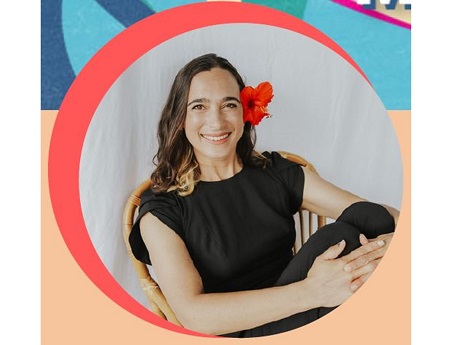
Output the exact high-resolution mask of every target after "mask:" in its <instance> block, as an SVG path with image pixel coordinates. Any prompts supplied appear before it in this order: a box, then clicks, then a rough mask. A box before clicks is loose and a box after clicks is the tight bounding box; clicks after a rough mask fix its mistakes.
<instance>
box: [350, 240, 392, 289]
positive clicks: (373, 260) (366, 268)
mask: <svg viewBox="0 0 460 345" xmlns="http://www.w3.org/2000/svg"><path fill="white" fill-rule="evenodd" d="M392 238H393V233H390V234H383V235H380V236H378V237H376V238H373V239H367V238H366V237H365V236H364V235H363V234H361V235H360V237H359V240H360V242H361V244H362V245H363V246H366V245H367V244H368V243H372V242H374V243H376V242H379V241H383V242H384V244H383V245H382V246H381V247H378V248H377V249H376V250H374V251H371V252H368V253H366V254H360V251H359V249H360V248H358V249H356V250H355V251H353V252H351V253H350V254H349V255H352V254H353V256H355V258H354V259H352V260H351V261H349V262H348V263H347V264H346V265H345V267H344V269H345V270H346V271H347V272H352V271H354V272H356V273H357V277H356V278H355V279H354V280H353V281H352V283H351V285H350V289H351V290H352V291H356V290H358V289H359V288H360V287H361V286H362V285H363V284H364V283H365V282H366V281H367V279H368V278H369V277H370V275H371V274H372V273H373V272H374V271H375V269H376V268H377V266H378V265H379V263H380V260H381V259H382V257H383V255H384V254H385V253H386V251H387V249H388V246H389V245H390V242H391V240H392ZM357 254H358V256H356V255H357Z"/></svg>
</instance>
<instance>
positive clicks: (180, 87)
mask: <svg viewBox="0 0 460 345" xmlns="http://www.w3.org/2000/svg"><path fill="white" fill-rule="evenodd" d="M212 68H222V69H224V70H227V71H228V72H230V73H231V74H232V75H233V76H234V77H235V79H236V81H237V83H238V86H239V88H240V91H241V90H242V89H243V88H244V86H245V85H244V81H243V79H242V78H241V76H240V74H239V73H238V71H237V70H236V68H235V67H234V66H233V65H232V64H230V62H229V61H228V60H226V59H224V58H222V57H219V56H217V55H216V54H213V53H211V54H205V55H202V56H199V57H197V58H195V59H193V60H191V61H190V62H189V63H187V64H186V65H185V66H184V67H183V68H182V69H181V70H180V71H179V72H178V74H177V75H176V77H175V78H174V82H173V84H172V86H171V90H170V92H169V96H168V98H167V100H166V104H165V106H164V108H163V110H162V112H161V118H160V121H159V124H158V130H157V139H158V151H157V153H156V154H155V156H154V157H153V163H154V164H155V165H156V169H155V170H154V171H153V173H152V175H151V180H152V188H153V190H154V191H155V192H157V193H164V192H168V191H172V190H177V192H178V193H179V195H182V196H185V195H189V194H191V193H192V192H193V190H194V188H195V184H196V183H197V182H198V181H199V180H200V175H201V172H200V167H199V165H198V162H197V160H196V157H195V154H194V151H193V146H192V145H191V144H190V143H189V141H188V139H187V138H186V136H185V131H184V130H183V128H184V123H185V117H186V114H187V99H188V94H189V90H190V84H191V82H192V79H193V77H194V76H195V75H197V74H198V73H200V72H204V71H210V70H211V69H212ZM255 142H256V133H255V129H254V127H253V126H252V125H251V123H249V122H246V123H245V124H244V131H243V135H242V137H241V138H240V140H239V141H238V143H237V147H236V153H237V155H238V157H239V159H240V160H241V162H242V163H243V165H245V164H246V165H251V166H262V167H265V165H266V164H267V160H266V159H265V157H264V156H263V155H261V154H260V153H258V152H256V151H255V150H254V146H255Z"/></svg>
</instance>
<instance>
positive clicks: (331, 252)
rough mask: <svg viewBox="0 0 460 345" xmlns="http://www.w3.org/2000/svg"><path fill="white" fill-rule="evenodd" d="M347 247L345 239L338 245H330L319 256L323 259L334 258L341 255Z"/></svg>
mask: <svg viewBox="0 0 460 345" xmlns="http://www.w3.org/2000/svg"><path fill="white" fill-rule="evenodd" d="M344 249H345V240H342V241H340V242H339V243H337V244H336V245H333V246H331V247H329V248H328V249H327V250H326V251H325V252H324V253H323V254H321V255H319V256H318V257H319V258H321V259H323V260H332V259H335V258H336V257H337V256H339V255H340V253H341V252H343V250H344Z"/></svg>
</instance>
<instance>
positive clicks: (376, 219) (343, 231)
mask: <svg viewBox="0 0 460 345" xmlns="http://www.w3.org/2000/svg"><path fill="white" fill-rule="evenodd" d="M348 222H351V223H348ZM391 224H392V225H391ZM357 225H358V226H357ZM360 226H363V228H361V227H360ZM394 229H395V225H394V219H393V217H392V216H391V215H390V214H389V213H388V211H387V210H386V209H385V208H384V207H382V206H380V205H378V204H374V203H370V202H359V203H355V204H352V205H351V206H350V207H348V208H347V209H346V210H345V211H344V212H343V213H342V215H341V216H340V217H339V218H337V221H336V222H334V223H331V224H328V225H325V226H323V227H322V228H321V229H319V230H318V231H316V232H315V233H314V234H313V235H312V236H311V237H310V238H309V239H308V240H307V242H306V243H305V244H304V245H303V246H302V248H301V249H300V250H299V252H298V253H297V254H296V255H295V256H294V257H293V259H292V260H291V261H290V263H289V264H288V266H287V267H286V269H285V270H284V271H283V273H282V274H281V276H280V278H279V279H278V281H277V282H276V283H275V286H283V285H287V284H290V283H294V282H297V281H300V280H302V279H304V278H305V277H306V276H307V273H308V271H309V270H310V268H311V266H312V265H313V262H314V261H315V259H316V257H318V256H319V255H321V254H322V253H324V252H325V251H326V250H327V249H328V248H329V247H331V246H333V245H335V244H337V243H339V242H340V241H341V240H345V242H346V246H345V249H344V250H343V252H342V253H341V254H340V255H339V257H342V256H344V255H347V254H349V253H350V252H351V251H352V250H354V249H357V248H358V247H360V246H361V243H360V241H359V235H360V233H363V234H364V235H365V236H366V237H367V238H375V237H377V236H379V235H382V234H386V233H392V232H394ZM334 309H335V307H334V308H324V307H322V308H315V309H311V310H308V311H306V312H303V313H298V314H295V315H292V316H290V317H287V318H284V319H282V320H279V321H275V322H271V323H268V324H265V325H262V326H259V327H256V328H253V329H250V330H245V331H241V332H235V333H231V334H226V335H223V336H225V337H237V338H250V337H260V336H267V335H274V334H278V333H282V332H287V331H290V330H293V329H296V328H298V327H301V326H304V325H307V324H309V323H310V322H313V321H316V320H318V319H319V318H321V317H323V316H324V315H327V314H328V313H330V312H331V311H332V310H334Z"/></svg>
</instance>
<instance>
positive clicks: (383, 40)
mask: <svg viewBox="0 0 460 345" xmlns="http://www.w3.org/2000/svg"><path fill="white" fill-rule="evenodd" d="M394 1H395V0H392V1H391V2H390V5H387V7H386V8H385V7H382V6H383V5H380V6H374V7H375V8H374V9H366V6H363V5H358V4H357V2H356V0H293V1H276V0H251V1H242V2H248V3H253V4H258V5H262V6H267V7H271V8H274V9H277V10H279V11H283V12H286V13H288V14H290V15H293V16H295V17H297V18H299V19H302V20H304V21H306V22H308V23H309V24H311V25H313V26H315V27H316V28H318V29H319V30H320V31H322V32H324V33H325V34H326V35H328V36H329V37H331V38H332V39H333V40H334V41H336V42H337V43H338V44H339V45H340V46H341V47H342V48H344V49H345V50H346V51H347V52H348V54H349V55H350V56H351V57H352V58H353V59H354V60H355V61H356V62H357V63H358V65H360V67H361V68H362V70H363V71H364V73H365V74H366V75H367V77H368V78H369V80H370V82H371V83H372V85H373V86H374V88H375V90H376V92H377V93H378V95H379V96H380V98H381V99H382V101H383V103H384V105H385V106H386V108H387V109H390V110H393V109H394V110H399V109H402V110H406V109H410V108H411V104H410V78H411V74H410V71H411V30H410V29H411V26H410V9H407V8H404V9H403V10H402V11H401V10H397V8H395V5H394ZM196 2H205V1H204V0H203V1H200V0H195V1H193V0H191V1H190V0H189V1H187V0H163V1H155V0H110V1H109V0H79V1H74V0H42V13H41V26H42V35H41V49H42V50H41V75H42V78H41V109H43V110H57V109H59V107H60V104H61V102H62V99H63V98H64V96H65V94H66V92H67V90H68V88H69V87H70V85H71V84H72V82H73V80H74V79H75V77H76V75H77V74H78V73H79V72H80V70H81V69H82V68H84V66H85V64H86V63H87V62H88V61H89V59H91V57H92V56H93V55H94V54H95V53H96V52H97V51H98V50H99V49H100V48H101V47H102V46H104V45H105V44H106V43H107V42H108V41H109V40H110V39H112V38H113V37H115V36H116V35H118V34H119V33H121V32H122V31H123V30H124V29H126V28H127V27H129V26H131V25H133V24H134V23H136V22H138V21H140V20H142V19H144V18H146V17H148V16H151V15H155V13H158V12H160V11H164V10H167V9H170V8H173V7H176V6H181V5H187V4H191V3H196ZM374 5H375V1H374ZM368 7H369V6H367V8H368ZM400 7H401V6H400ZM406 7H407V6H406ZM409 7H410V6H409Z"/></svg>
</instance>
